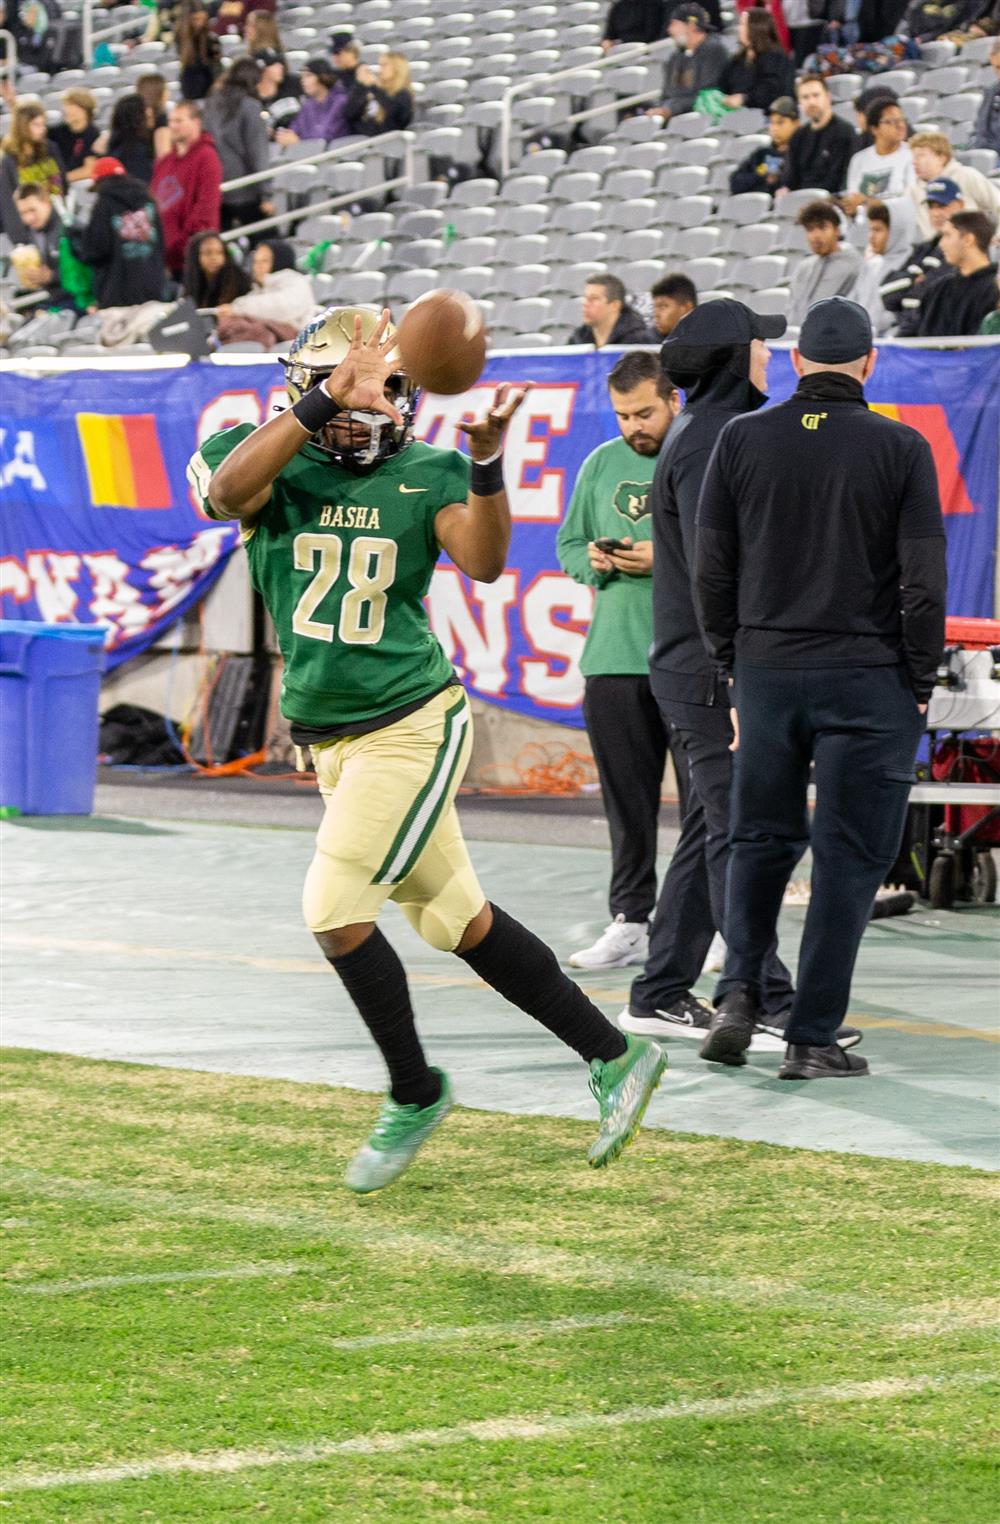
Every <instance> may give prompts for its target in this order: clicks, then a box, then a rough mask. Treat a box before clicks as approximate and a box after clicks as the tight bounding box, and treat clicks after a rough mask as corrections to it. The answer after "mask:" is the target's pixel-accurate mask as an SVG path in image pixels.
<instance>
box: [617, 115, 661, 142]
mask: <svg viewBox="0 0 1000 1524" xmlns="http://www.w3.org/2000/svg"><path fill="white" fill-rule="evenodd" d="M662 131H663V123H662V121H661V120H660V118H659V117H658V116H633V117H629V119H628V121H627V122H622V123H621V125H620V126H619V128H618V130H617V132H616V133H615V136H616V137H618V138H621V139H622V140H623V141H624V142H626V143H647V142H649V140H650V138H655V137H658V136H659V134H660V133H661V132H662Z"/></svg>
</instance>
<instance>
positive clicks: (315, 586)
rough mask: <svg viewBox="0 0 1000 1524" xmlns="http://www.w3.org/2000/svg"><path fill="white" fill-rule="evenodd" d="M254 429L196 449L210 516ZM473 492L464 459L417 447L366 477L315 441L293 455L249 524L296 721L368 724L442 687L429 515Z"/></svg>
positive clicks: (255, 571)
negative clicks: (430, 611)
mask: <svg viewBox="0 0 1000 1524" xmlns="http://www.w3.org/2000/svg"><path fill="white" fill-rule="evenodd" d="M251 433H253V425H252V424H249V423H241V424H237V426H236V427H235V428H232V429H225V430H224V431H223V432H222V433H221V434H213V435H212V437H211V438H210V439H207V440H206V441H205V443H204V444H203V445H202V447H201V449H200V450H199V451H198V452H197V454H196V455H194V456H193V457H192V460H191V464H190V466H189V467H188V479H189V481H190V482H191V485H192V487H193V488H194V491H195V493H196V495H197V497H198V501H199V502H200V503H201V505H202V507H203V508H204V509H205V512H206V513H209V514H210V515H212V510H211V509H210V507H209V506H208V484H209V480H210V478H211V475H212V472H213V471H214V470H215V469H216V467H217V466H219V465H220V463H221V462H222V461H223V460H224V459H225V458H226V456H227V455H228V454H229V452H230V451H231V450H233V449H235V448H236V446H237V445H238V444H239V443H240V442H241V441H242V440H244V439H246V437H247V435H248V434H251ZM468 493H469V462H468V460H467V459H466V457H465V456H464V455H462V454H460V452H459V451H458V450H439V449H436V448H434V447H432V446H431V445H425V444H420V443H414V444H411V445H409V446H408V447H407V448H406V449H405V450H403V451H401V452H400V454H398V455H391V456H390V457H389V458H388V460H386V461H384V462H383V463H382V464H381V465H380V466H378V467H377V468H376V470H374V471H372V472H370V473H369V474H368V475H367V476H356V475H354V474H353V473H352V472H350V471H345V470H343V469H342V468H341V467H340V466H337V465H335V464H334V462H333V461H332V460H330V459H329V457H327V456H323V455H321V454H320V453H319V451H318V450H315V449H312V448H310V447H309V446H308V445H307V446H306V447H305V449H303V450H301V451H300V452H299V454H298V455H296V456H294V457H293V459H292V460H291V461H290V462H289V463H288V465H287V466H286V467H285V468H284V470H283V471H282V472H281V473H280V475H279V476H278V477H277V478H276V480H275V482H274V487H273V491H272V495H271V501H270V502H269V503H268V504H267V505H266V507H264V508H263V509H262V510H261V512H260V513H259V514H258V515H257V517H256V518H255V520H254V522H253V524H252V525H251V526H247V528H245V529H244V531H243V539H244V543H245V545H246V551H247V557H248V559H249V563H250V579H251V581H252V582H253V585H254V587H255V588H256V589H257V590H258V592H259V593H260V594H261V597H262V598H263V600H264V603H265V605H266V607H267V610H268V613H269V614H270V615H271V618H272V619H273V621H274V626H275V629H276V631H277V634H278V644H279V645H280V647H281V654H282V656H283V657H284V659H285V672H284V679H283V682H282V688H281V712H282V713H283V714H284V715H285V717H286V718H287V719H289V720H291V721H293V722H294V723H297V724H299V725H305V726H309V727H310V728H312V729H322V728H324V727H331V728H332V727H336V726H341V725H352V724H356V723H362V722H364V721H367V720H372V719H376V718H377V717H378V716H379V715H382V714H388V713H389V712H390V711H392V710H394V709H400V708H402V707H403V706H404V705H406V704H413V703H417V702H419V701H420V700H421V699H422V698H425V697H426V698H430V697H431V696H432V695H433V694H435V693H438V692H440V690H441V689H442V688H443V687H445V686H446V685H447V683H448V680H449V678H450V677H451V676H452V675H453V673H452V667H451V663H450V662H449V660H448V658H447V657H446V656H445V654H444V651H443V649H442V647H441V645H440V642H439V641H438V640H437V637H436V636H435V635H434V634H432V632H431V628H430V625H429V623H428V620H427V611H426V609H425V608H424V603H423V599H424V596H425V595H426V593H427V589H428V587H429V586H430V580H431V574H432V573H433V571H434V565H435V562H436V561H437V558H438V555H439V547H438V543H437V540H436V538H435V535H434V516H435V514H436V513H437V512H438V511H439V510H440V509H441V508H444V507H445V506H446V505H447V504H449V503H464V502H465V500H466V498H467V497H468ZM212 516H213V517H214V515H212Z"/></svg>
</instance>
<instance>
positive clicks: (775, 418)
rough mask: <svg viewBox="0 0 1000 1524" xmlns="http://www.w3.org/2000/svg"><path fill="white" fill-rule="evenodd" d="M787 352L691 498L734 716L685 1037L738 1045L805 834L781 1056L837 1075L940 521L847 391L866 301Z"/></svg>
mask: <svg viewBox="0 0 1000 1524" xmlns="http://www.w3.org/2000/svg"><path fill="white" fill-rule="evenodd" d="M792 360H793V363H794V365H795V369H796V372H797V374H798V375H799V376H800V377H801V380H800V382H799V386H798V389H797V391H796V392H795V394H794V396H792V397H791V398H790V399H789V400H788V401H787V402H785V403H782V404H781V405H780V406H779V407H775V408H772V409H770V410H769V411H767V412H763V413H753V414H749V415H747V416H745V417H741V418H737V419H734V420H733V421H732V422H731V423H728V424H727V425H726V427H725V428H724V429H723V430H722V432H721V433H720V435H719V439H718V443H717V444H716V447H715V450H714V451H713V454H712V459H711V461H710V462H709V466H708V471H707V473H706V476H705V482H704V486H703V488H702V493H701V498H700V500H699V505H698V519H697V530H696V538H695V584H694V587H695V603H696V607H697V609H698V615H699V619H700V622H701V625H702V629H703V630H704V634H705V642H706V645H707V647H708V650H709V652H710V654H711V656H712V657H713V658H714V660H715V662H716V664H717V667H718V670H719V672H720V674H723V675H725V676H726V677H727V678H728V679H729V680H730V681H731V682H732V684H733V687H732V692H733V697H734V706H735V710H734V712H735V713H736V714H737V715H738V723H737V725H736V727H735V728H736V731H737V744H738V751H737V761H736V771H735V778H734V783H733V810H732V819H731V845H730V860H729V877H728V881H727V895H726V909H725V923H726V939H727V942H728V944H729V955H728V958H727V961H726V983H727V985H728V988H727V990H726V992H725V994H724V995H723V997H722V999H721V1001H720V1002H719V1006H718V1009H717V1011H716V1013H715V1016H714V1017H713V1019H712V1023H711V1027H710V1029H709V1032H708V1036H707V1037H706V1038H705V1041H704V1042H703V1043H702V1046H701V1050H700V1051H701V1056H702V1057H703V1058H705V1059H708V1060H709V1061H710V1062H716V1063H723V1064H742V1063H743V1062H744V1061H745V1059H744V1054H745V1051H746V1049H747V1048H748V1047H749V1046H750V1043H751V1040H752V1038H753V1034H754V1029H755V1025H756V1022H757V1021H758V1019H759V1012H760V1003H761V998H762V992H763V990H764V988H765V979H766V971H767V960H768V957H769V953H770V949H771V947H772V946H773V939H774V934H775V928H776V926H777V922H778V913H779V911H780V909H781V902H782V897H783V895H784V892H785V888H786V886H787V883H788V879H789V877H790V875H791V873H792V870H793V868H794V867H795V864H796V863H797V862H798V860H799V858H800V857H801V856H802V853H803V852H804V850H805V848H806V846H807V845H811V847H812V857H813V872H812V897H811V899H810V903H809V909H808V912H807V914H806V923H805V929H804V931H803V936H802V946H801V950H800V954H799V967H798V978H797V981H796V991H795V996H794V999H793V1001H792V1010H791V1015H790V1017H789V1020H788V1022H787V1025H786V1028H785V1039H786V1042H787V1048H786V1053H785V1062H784V1064H783V1065H782V1067H781V1069H780V1071H779V1074H780V1077H781V1078H782V1079H828V1078H837V1079H841V1078H844V1079H847V1078H855V1077H857V1076H860V1075H862V1074H866V1073H867V1072H868V1065H867V1064H866V1063H865V1061H864V1060H863V1059H860V1058H857V1057H856V1056H855V1055H854V1054H853V1053H850V1052H847V1051H845V1050H844V1048H843V1047H842V1046H839V1045H838V1044H837V1043H836V1041H835V1040H834V1037H835V1033H836V1031H837V1028H838V1027H839V1025H840V1023H841V1021H842V1019H843V1017H844V1015H845V1013H846V1011H847V1005H848V1000H849V997H850V989H851V976H852V974H853V972H854V963H855V959H856V957H857V952H858V947H859V945H860V942H861V936H862V933H863V932H864V929H865V926H866V925H867V922H868V918H869V914H870V911H871V906H872V901H873V899H874V897H875V894H876V891H877V890H878V888H879V886H880V884H881V883H882V881H883V879H884V876H885V874H886V873H887V872H888V870H889V868H890V866H891V865H892V863H893V861H894V860H895V857H896V853H897V851H898V848H899V843H900V838H901V836H902V831H903V824H904V820H905V817H906V807H907V803H908V800H909V793H910V784H911V782H912V781H913V765H914V760H915V757H916V750H917V745H918V743H919V741H920V738H921V735H922V733H923V729H924V714H925V713H926V709H927V701H928V699H929V697H930V694H931V689H932V688H933V686H934V680H935V673H936V670H937V667H938V664H939V662H940V659H941V655H942V651H943V647H944V610H945V589H946V570H945V540H944V526H943V522H942V518H941V505H940V501H939V497H938V484H937V474H936V472H935V469H934V461H933V457H932V455H931V451H930V447H929V445H928V444H927V441H926V440H925V439H924V438H923V437H922V436H921V435H920V434H918V433H917V432H916V430H915V429H911V428H908V427H907V426H906V425H905V424H901V423H896V422H894V421H892V420H891V419H888V418H885V417H882V416H881V415H880V414H878V413H874V412H871V411H869V408H868V404H867V403H866V401H865V396H864V390H863V385H864V382H865V381H867V380H868V378H869V376H870V375H871V374H872V371H873V369H874V366H875V352H874V350H873V348H872V330H871V322H870V320H869V317H868V314H867V313H866V312H865V310H864V308H863V307H860V306H858V305H857V303H855V302H851V301H848V300H847V299H846V298H844V297H832V298H830V299H829V300H827V301H823V302H817V303H816V304H815V306H813V307H811V308H810V310H809V312H808V313H807V315H806V319H805V322H804V324H803V326H802V331H801V334H800V336H799V348H798V349H797V350H793V352H792ZM813 764H815V769H816V808H815V812H814V815H813V818H812V826H811V830H810V822H809V815H808V810H807V803H806V791H807V788H808V783H809V772H810V767H811V766H812V765H813Z"/></svg>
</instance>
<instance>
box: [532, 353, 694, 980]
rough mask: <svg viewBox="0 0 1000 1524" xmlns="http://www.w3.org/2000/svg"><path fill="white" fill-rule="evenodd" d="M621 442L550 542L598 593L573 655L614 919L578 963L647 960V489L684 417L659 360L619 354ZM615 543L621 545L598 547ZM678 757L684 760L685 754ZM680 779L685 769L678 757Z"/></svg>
mask: <svg viewBox="0 0 1000 1524" xmlns="http://www.w3.org/2000/svg"><path fill="white" fill-rule="evenodd" d="M608 390H609V392H610V396H611V406H612V407H613V408H614V410H615V417H616V418H617V420H618V430H619V433H618V436H617V437H616V438H614V439H613V440H609V441H608V442H607V443H606V444H601V445H598V447H597V448H596V449H595V450H593V451H591V453H590V454H589V455H588V456H587V459H586V460H585V461H584V462H583V465H582V466H581V468H580V470H579V472H578V474H577V478H576V483H575V485H574V487H573V496H572V498H571V500H570V504H569V507H568V508H567V510H566V517H565V519H564V521H563V523H562V525H561V527H560V529H559V533H558V535H557V537H556V554H557V556H558V557H559V564H560V566H561V567H562V569H563V571H564V572H565V573H566V575H567V576H568V577H572V578H573V580H574V582H581V583H583V585H584V586H585V587H592V588H594V589H595V596H594V613H593V618H592V620H591V623H590V629H589V631H588V633H587V640H586V644H585V645H584V649H583V655H582V657H581V660H580V670H581V671H582V673H583V677H584V699H583V713H584V719H585V720H586V724H587V735H588V736H589V738H590V744H591V749H592V750H593V753H594V761H595V762H596V764H597V772H598V776H599V778H600V782H601V793H602V795H603V797H604V809H605V814H606V816H607V820H608V829H609V831H610V834H611V888H610V893H609V907H608V908H609V910H610V912H611V924H610V925H609V926H608V927H607V928H606V930H605V931H604V932H602V934H601V936H600V937H599V938H598V939H597V941H596V942H595V943H594V945H593V946H592V947H586V948H584V949H582V950H581V951H580V952H575V953H573V954H572V955H571V957H570V959H569V962H570V964H571V965H572V966H573V967H574V968H587V969H595V968H624V967H626V966H627V965H628V964H631V963H645V961H646V955H647V953H648V951H649V947H648V927H649V918H650V916H651V915H652V912H653V906H654V905H655V903H656V835H657V823H658V820H659V814H660V791H661V788H662V785H663V768H664V764H665V762H666V758H667V747H668V742H669V735H670V731H669V727H668V725H667V724H666V722H665V721H664V720H663V718H662V716H661V715H660V710H659V706H658V705H657V702H656V700H655V698H654V697H653V693H652V690H651V688H650V685H649V647H650V643H651V641H652V638H653V580H652V570H653V543H652V522H651V520H650V516H649V507H648V494H649V488H650V484H651V482H652V480H653V472H654V470H655V469H656V459H657V456H658V455H659V453H660V448H661V446H662V444H663V441H664V439H665V438H666V437H667V432H668V430H669V429H670V426H671V424H672V423H673V420H674V418H675V417H676V416H677V414H678V412H679V411H680V399H679V397H678V395H677V392H676V389H675V388H674V387H673V385H672V384H671V382H670V381H668V379H667V377H666V375H665V374H664V371H663V367H662V365H661V364H660V359H659V356H658V355H655V354H650V353H648V352H646V351H643V352H640V353H638V354H628V355H623V356H622V358H621V359H620V360H619V361H618V363H617V364H616V365H615V367H614V369H613V370H612V372H611V374H610V375H609V376H608ZM602 540H604V541H607V540H615V541H618V542H619V544H620V545H621V546H623V547H627V548H623V549H620V550H607V549H601V542H602ZM681 756H682V757H683V753H681ZM681 772H682V773H683V774H686V772H687V766H686V763H685V762H683V761H682V763H681Z"/></svg>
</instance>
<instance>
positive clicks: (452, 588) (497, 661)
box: [427, 566, 518, 698]
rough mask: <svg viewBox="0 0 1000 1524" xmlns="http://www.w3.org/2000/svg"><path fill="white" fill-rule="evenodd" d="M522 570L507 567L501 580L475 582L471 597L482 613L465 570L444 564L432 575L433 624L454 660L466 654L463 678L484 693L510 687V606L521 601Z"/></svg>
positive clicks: (430, 609) (460, 670)
mask: <svg viewBox="0 0 1000 1524" xmlns="http://www.w3.org/2000/svg"><path fill="white" fill-rule="evenodd" d="M517 582H518V577H517V572H513V571H508V572H504V573H503V574H502V576H500V577H498V578H497V580H496V581H495V582H473V584H472V592H471V597H472V598H474V599H475V601H476V603H478V605H479V608H480V610H481V618H478V619H477V617H476V615H475V614H474V613H473V610H472V608H471V607H470V602H469V598H468V597H467V596H466V592H465V583H464V581H463V579H462V575H461V573H460V572H459V571H458V570H457V569H456V568H455V567H453V566H439V567H438V568H437V570H436V571H435V573H434V575H433V577H432V578H431V585H430V590H429V591H428V594H427V612H428V614H429V616H430V622H431V629H432V630H433V631H434V634H435V635H436V636H437V638H438V640H439V641H440V642H441V644H442V646H443V647H444V652H445V655H446V656H447V658H448V660H449V661H454V660H455V658H456V655H457V654H458V653H461V662H462V664H461V665H460V666H459V667H458V669H457V670H458V675H459V677H462V678H465V677H468V679H469V682H470V683H471V684H472V686H473V687H474V688H477V689H478V690H479V692H480V693H488V694H489V695H490V696H491V697H492V698H500V697H502V695H503V693H504V690H505V689H506V686H507V657H508V654H509V652H510V628H509V626H508V623H507V610H508V608H510V606H511V604H513V603H515V602H516V601H517Z"/></svg>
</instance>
